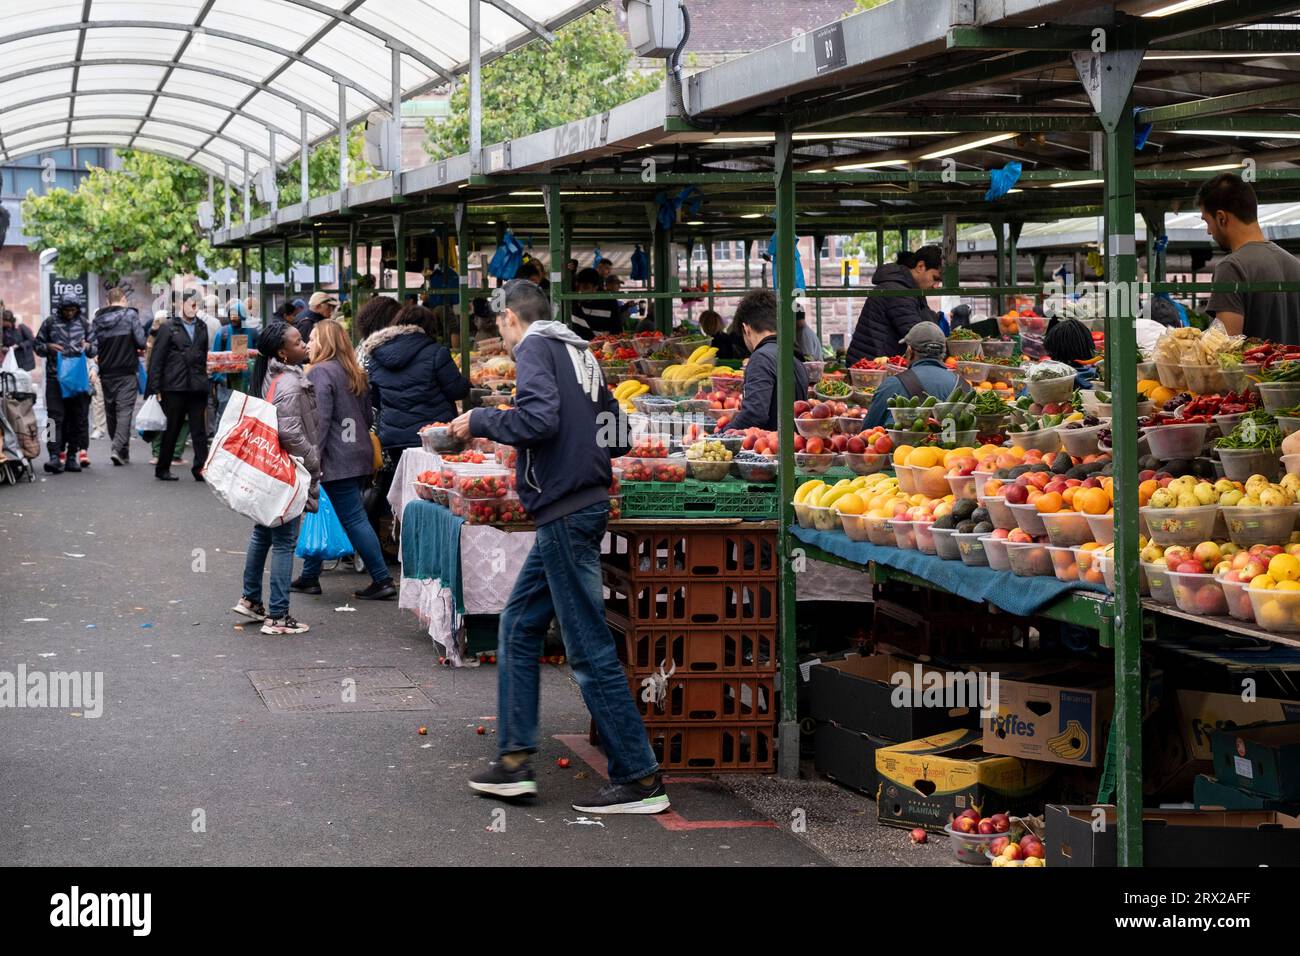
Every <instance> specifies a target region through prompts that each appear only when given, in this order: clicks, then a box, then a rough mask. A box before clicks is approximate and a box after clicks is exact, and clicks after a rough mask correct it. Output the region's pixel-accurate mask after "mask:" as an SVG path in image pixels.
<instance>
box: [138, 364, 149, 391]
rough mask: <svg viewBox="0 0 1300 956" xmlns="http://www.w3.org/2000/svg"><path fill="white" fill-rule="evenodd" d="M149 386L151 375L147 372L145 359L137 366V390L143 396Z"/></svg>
mask: <svg viewBox="0 0 1300 956" xmlns="http://www.w3.org/2000/svg"><path fill="white" fill-rule="evenodd" d="M148 384H149V373H148V372H146V371H145V368H144V359H140V360H139V361H138V362H137V363H136V366H135V390H136V391H137V392H139V393H140V394H141V395H143V394H144V390H145V387H146V386H147V385H148Z"/></svg>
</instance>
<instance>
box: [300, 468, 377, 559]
mask: <svg viewBox="0 0 1300 956" xmlns="http://www.w3.org/2000/svg"><path fill="white" fill-rule="evenodd" d="M364 486H365V479H364V478H340V479H339V480H338V481H322V482H321V487H323V488H324V489H325V494H327V495H329V496H330V504H332V505H333V506H334V511H335V513H336V514H337V515H338V516H339V523H340V524H341V525H343V530H344V531H345V532H346V533H347V536H348V540H349V541H351V542H352V547H354V548H356V549H357V554H359V555H361V560H362V561H364V562H365V564H366V570H367V571H369V572H370V578H371V580H372V581H374V582H375V583H376V584H383V583H384V582H386V581H391V580H392V579H393V576H392V575H391V574H389V573H388V565H387V564H386V563H385V562H384V552H383V550H382V549H381V548H380V546H379V535H377V534H375V528H374V525H372V524H371V523H370V519H369V518H368V517H366V509H365V508H364V507H363V506H362V504H361V492H362V489H363V487H364ZM320 568H321V559H320V558H303V559H302V576H303V580H305V581H315V580H316V579H317V578H319V577H320Z"/></svg>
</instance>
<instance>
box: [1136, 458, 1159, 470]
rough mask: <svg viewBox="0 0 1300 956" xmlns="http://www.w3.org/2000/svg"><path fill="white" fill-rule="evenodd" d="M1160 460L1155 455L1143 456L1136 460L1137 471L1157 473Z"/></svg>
mask: <svg viewBox="0 0 1300 956" xmlns="http://www.w3.org/2000/svg"><path fill="white" fill-rule="evenodd" d="M1160 464H1161V462H1160V459H1159V458H1157V457H1156V456H1155V455H1143V456H1142V457H1141V458H1139V459H1138V471H1159V470H1160Z"/></svg>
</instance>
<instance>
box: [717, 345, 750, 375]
mask: <svg viewBox="0 0 1300 956" xmlns="http://www.w3.org/2000/svg"><path fill="white" fill-rule="evenodd" d="M715 351H716V349H715ZM713 374H714V375H728V376H733V377H736V376H742V375H744V374H745V373H744V372H742V371H740V369H735V368H728V367H727V366H726V365H724V366H722V368H717V369H714V370H713Z"/></svg>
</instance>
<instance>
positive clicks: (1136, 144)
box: [1133, 106, 1152, 150]
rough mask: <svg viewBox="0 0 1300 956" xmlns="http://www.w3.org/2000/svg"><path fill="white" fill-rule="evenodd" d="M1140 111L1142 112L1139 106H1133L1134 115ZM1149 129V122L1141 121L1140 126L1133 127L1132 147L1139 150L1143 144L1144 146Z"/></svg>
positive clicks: (1150, 125)
mask: <svg viewBox="0 0 1300 956" xmlns="http://www.w3.org/2000/svg"><path fill="white" fill-rule="evenodd" d="M1140 112H1142V108H1141V107H1140V106H1135V107H1133V115H1134V116H1137V115H1138V113H1140ZM1151 130H1152V124H1151V123H1143V124H1141V125H1140V126H1134V127H1133V148H1134V149H1135V150H1140V149H1142V148H1143V147H1144V146H1146V144H1147V137H1148V136H1150V135H1151Z"/></svg>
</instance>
